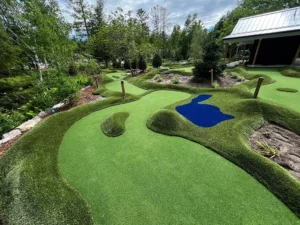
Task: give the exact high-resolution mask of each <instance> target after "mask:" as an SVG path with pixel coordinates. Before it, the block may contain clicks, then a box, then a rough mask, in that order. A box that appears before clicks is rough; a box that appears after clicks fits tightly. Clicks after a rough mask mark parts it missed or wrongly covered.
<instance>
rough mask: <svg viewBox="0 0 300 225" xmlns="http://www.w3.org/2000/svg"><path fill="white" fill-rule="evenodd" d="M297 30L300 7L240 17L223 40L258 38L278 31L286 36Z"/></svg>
mask: <svg viewBox="0 0 300 225" xmlns="http://www.w3.org/2000/svg"><path fill="white" fill-rule="evenodd" d="M297 31H298V32H300V7H296V8H291V9H285V10H281V11H275V12H270V13H265V14H260V15H256V16H250V17H245V18H242V19H240V20H239V22H238V23H237V25H236V26H235V28H234V30H233V31H232V33H231V34H230V35H229V36H227V37H225V38H223V40H224V41H225V42H231V41H230V39H241V38H248V39H249V37H256V38H259V36H261V37H266V36H268V35H272V34H279V33H286V35H284V36H288V35H289V34H288V33H291V32H293V33H294V32H297ZM298 32H297V33H298ZM297 35H298V34H297ZM281 36H282V35H281ZM232 41H233V40H232Z"/></svg>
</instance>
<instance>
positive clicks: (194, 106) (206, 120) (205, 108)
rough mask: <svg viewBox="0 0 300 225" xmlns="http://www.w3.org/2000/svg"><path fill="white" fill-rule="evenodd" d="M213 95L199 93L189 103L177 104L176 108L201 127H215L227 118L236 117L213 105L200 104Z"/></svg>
mask: <svg viewBox="0 0 300 225" xmlns="http://www.w3.org/2000/svg"><path fill="white" fill-rule="evenodd" d="M211 97H212V95H199V96H198V97H197V98H194V99H193V100H192V101H191V102H190V103H189V104H186V105H181V106H177V107H176V110H177V112H179V113H180V114H181V115H183V116H184V117H185V118H187V119H188V120H189V121H191V122H192V123H193V124H195V125H197V126H200V127H214V126H216V125H217V124H218V123H221V122H223V121H225V120H231V119H234V116H231V115H227V114H224V113H222V112H221V110H220V108H219V107H217V106H213V105H207V104H199V102H203V101H205V100H207V99H209V98H211Z"/></svg>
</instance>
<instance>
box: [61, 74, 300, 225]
mask: <svg viewBox="0 0 300 225" xmlns="http://www.w3.org/2000/svg"><path fill="white" fill-rule="evenodd" d="M113 75H116V74H110V77H112V76H113ZM118 76H120V74H118ZM118 86H119V80H118V79H115V80H114V82H113V83H112V84H110V85H106V88H109V87H113V88H114V89H113V90H114V91H116V90H117V89H118ZM130 87H131V85H127V86H126V90H127V91H128V92H130V93H133V92H135V93H136V92H140V93H143V92H144V90H142V89H139V88H137V87H134V88H133V90H131V88H130ZM119 90H120V87H119ZM189 97H191V96H190V95H189V94H187V93H183V92H174V91H156V92H153V93H151V94H148V95H146V96H144V97H142V98H141V99H140V100H138V101H135V102H132V103H128V104H123V105H119V106H113V107H110V108H107V109H103V110H100V111H98V112H94V113H92V114H90V115H88V116H86V117H84V118H82V119H81V120H79V121H78V122H76V123H75V124H74V125H73V126H72V127H71V128H70V129H69V130H68V131H67V133H66V134H65V136H64V138H63V141H62V144H61V146H60V151H59V158H58V160H59V170H60V172H61V174H62V176H63V177H64V178H65V179H66V181H67V182H68V183H69V184H70V185H71V186H72V187H74V188H75V189H76V190H78V191H79V192H80V194H81V195H82V197H83V198H84V199H86V200H87V202H88V205H89V206H90V208H91V212H92V216H93V218H94V222H95V223H96V224H241V223H243V224H266V223H268V224H298V223H299V220H298V219H297V217H296V216H295V215H294V214H293V213H292V212H291V211H290V210H289V209H288V208H287V207H286V206H285V205H284V204H283V203H281V202H280V201H279V200H278V199H277V198H276V197H275V196H273V195H272V194H271V193H270V192H269V191H268V190H267V189H266V188H265V187H263V186H262V185H261V184H260V183H259V182H257V181H256V180H255V179H254V178H252V177H251V176H250V175H249V174H247V173H246V172H244V171H243V170H242V169H240V168H239V167H237V166H235V165H234V164H232V163H231V162H229V161H227V160H226V159H224V158H222V157H220V156H219V155H217V154H216V153H214V152H212V151H211V150H208V149H207V148H205V147H203V146H201V145H199V144H197V143H194V142H191V141H188V140H185V139H183V138H179V137H170V136H165V135H161V134H158V133H155V132H153V131H151V130H149V129H148V128H147V127H146V123H147V119H148V118H149V117H150V116H151V114H152V113H154V112H155V111H157V110H159V109H162V108H164V107H166V106H168V105H171V104H173V103H176V102H180V101H182V100H186V99H189ZM202 100H203V101H204V99H202ZM121 112H126V113H129V117H128V119H127V120H126V130H125V133H124V134H123V135H122V136H120V137H115V138H113V137H108V136H106V135H105V134H103V132H102V130H101V124H102V123H103V122H104V121H105V120H106V119H107V118H109V117H110V116H111V115H112V114H114V113H121ZM224 123H226V122H224ZM179 146H180V147H179ZM224 209H226V210H224Z"/></svg>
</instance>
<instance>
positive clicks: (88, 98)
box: [72, 87, 104, 107]
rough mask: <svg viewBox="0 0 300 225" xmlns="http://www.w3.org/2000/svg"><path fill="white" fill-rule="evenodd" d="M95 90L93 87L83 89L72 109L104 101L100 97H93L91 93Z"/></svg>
mask: <svg viewBox="0 0 300 225" xmlns="http://www.w3.org/2000/svg"><path fill="white" fill-rule="evenodd" d="M95 90H96V88H95V87H88V88H85V89H83V90H82V91H81V92H80V93H79V95H78V97H77V99H76V100H75V101H74V103H73V104H72V107H75V106H79V105H82V104H87V103H90V102H94V101H98V100H102V99H104V98H103V97H102V96H101V95H93V92H94V91H95Z"/></svg>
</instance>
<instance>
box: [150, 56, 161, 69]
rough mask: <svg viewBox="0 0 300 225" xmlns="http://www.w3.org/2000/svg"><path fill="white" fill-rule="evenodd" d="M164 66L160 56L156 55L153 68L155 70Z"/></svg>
mask: <svg viewBox="0 0 300 225" xmlns="http://www.w3.org/2000/svg"><path fill="white" fill-rule="evenodd" d="M161 65H162V59H161V57H160V56H159V55H158V54H155V56H154V58H153V61H152V66H153V67H154V68H159V67H160V66H161Z"/></svg>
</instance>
